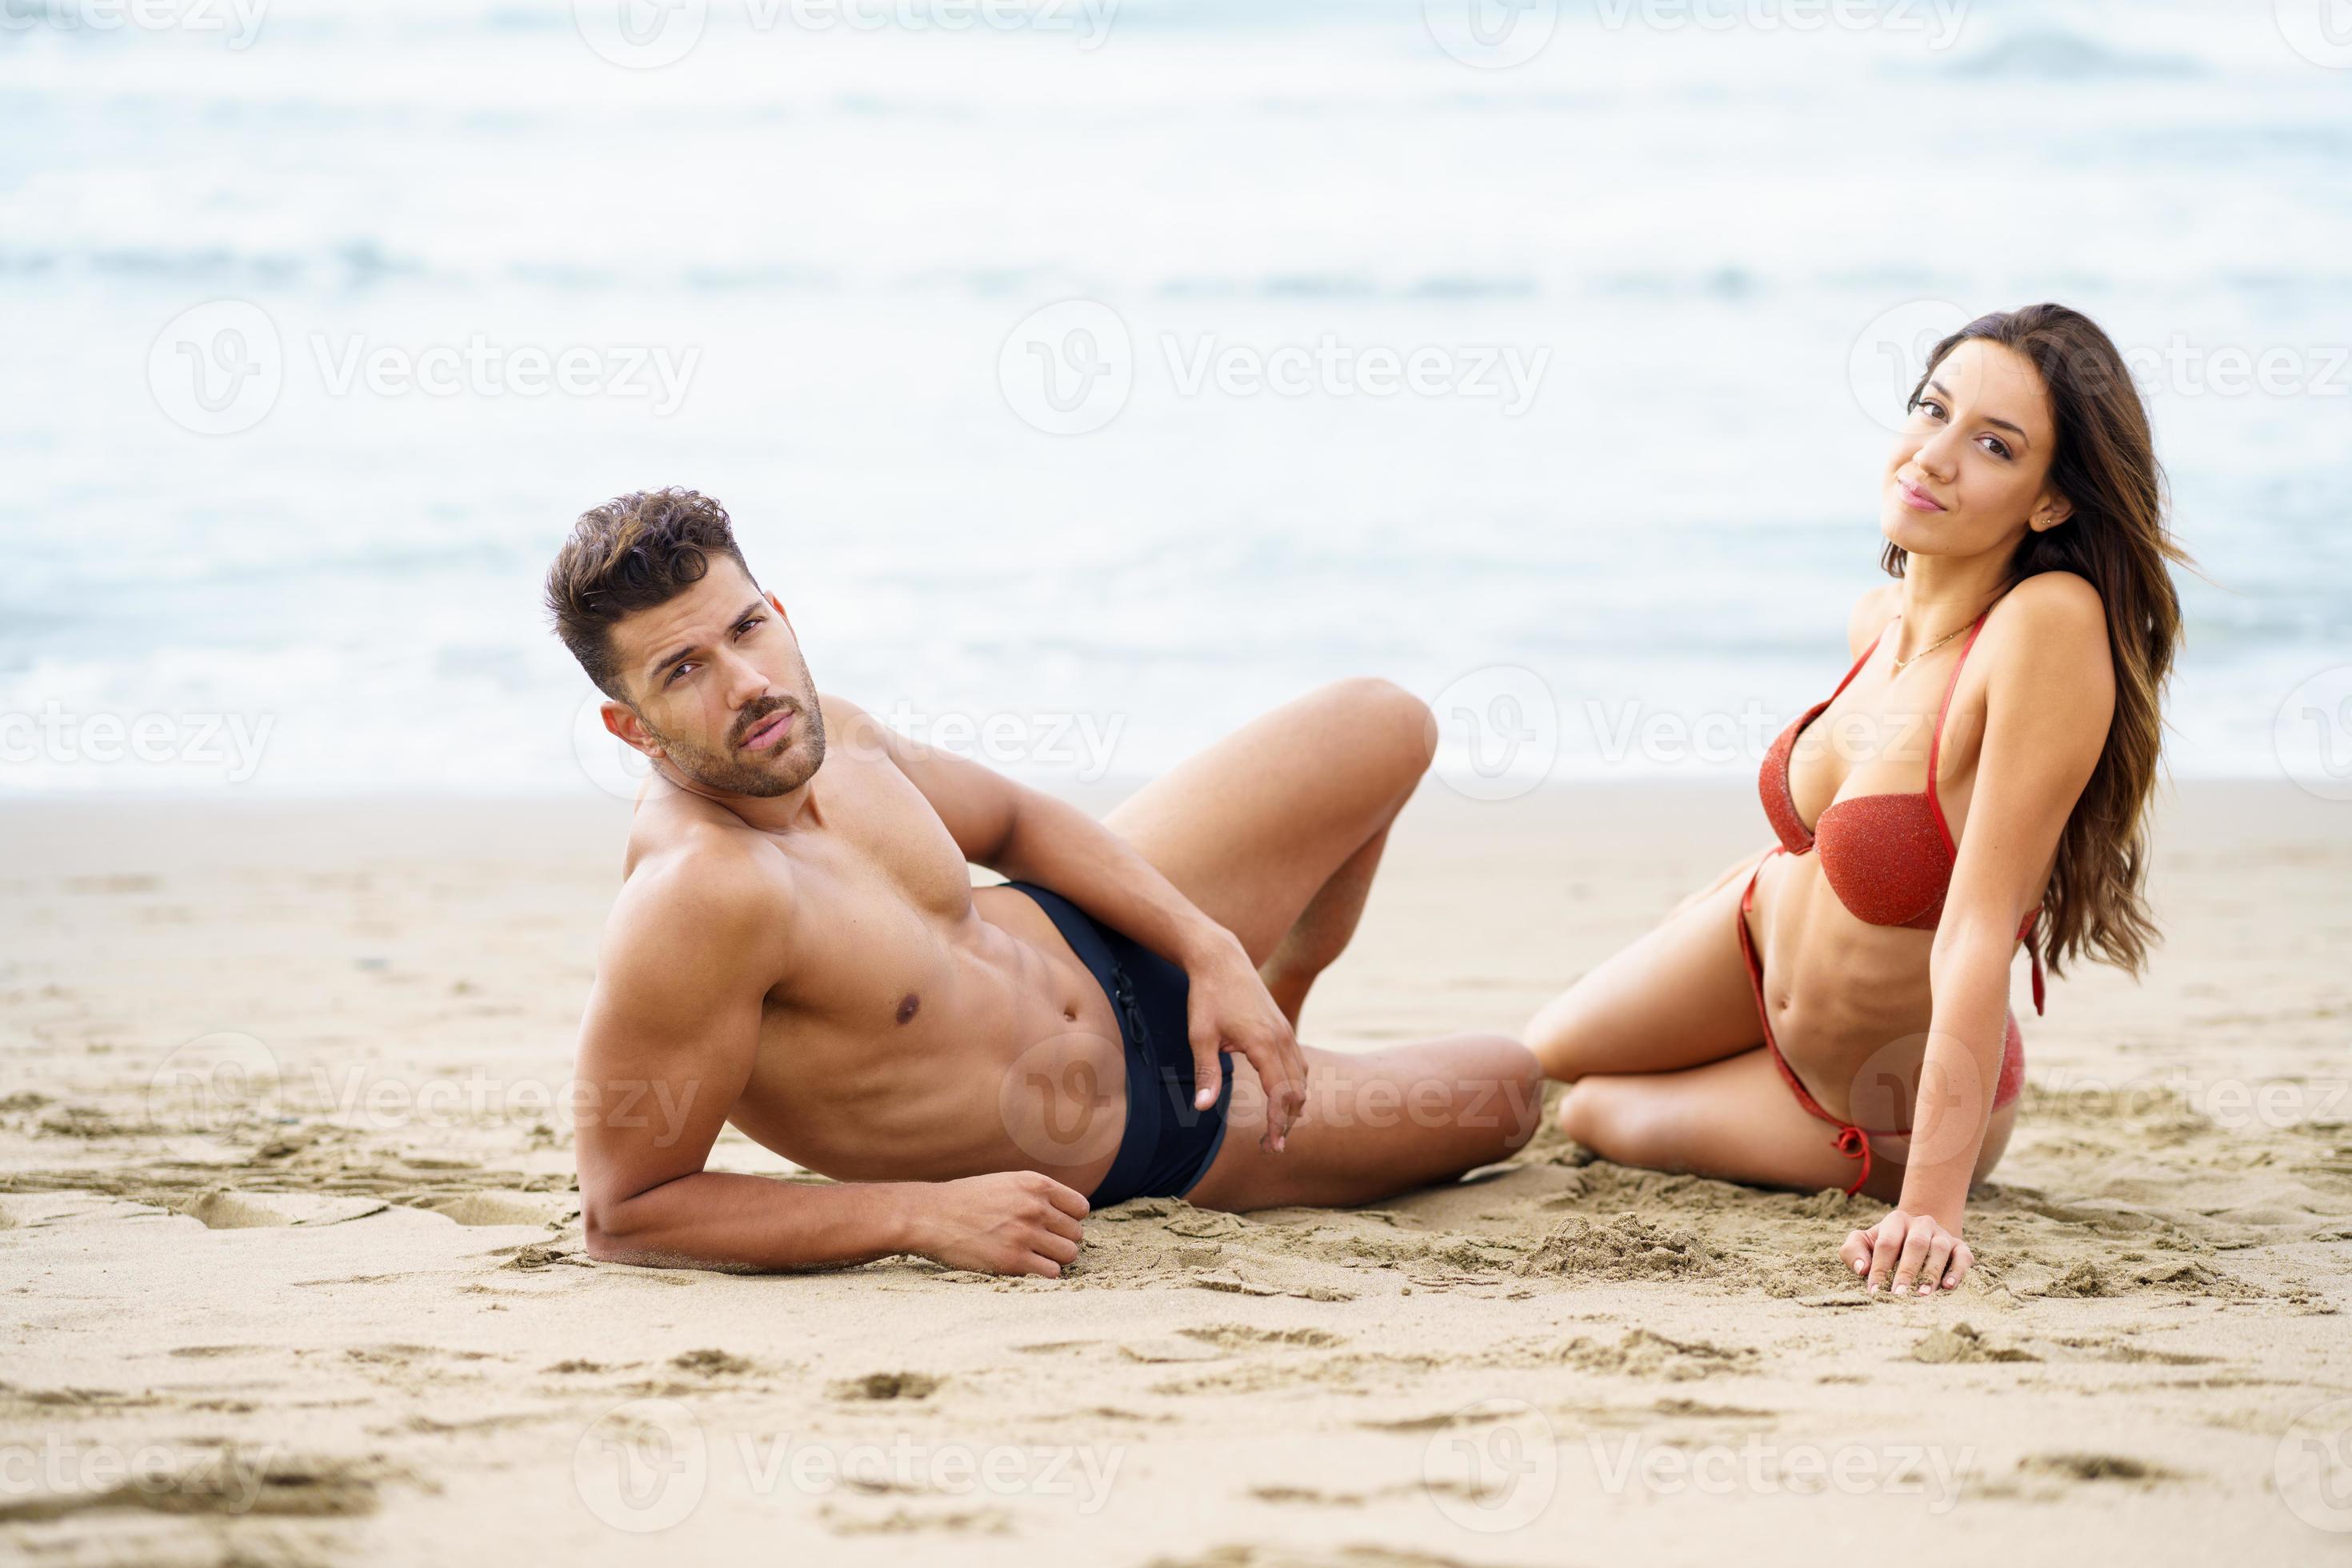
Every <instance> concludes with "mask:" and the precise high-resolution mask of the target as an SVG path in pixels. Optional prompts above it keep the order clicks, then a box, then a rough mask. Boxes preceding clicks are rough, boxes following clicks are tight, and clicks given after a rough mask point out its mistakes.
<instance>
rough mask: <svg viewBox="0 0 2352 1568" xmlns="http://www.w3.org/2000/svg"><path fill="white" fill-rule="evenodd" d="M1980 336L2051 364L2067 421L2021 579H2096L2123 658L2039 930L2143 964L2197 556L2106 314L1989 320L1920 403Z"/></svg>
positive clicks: (2028, 311)
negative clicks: (2180, 571) (2163, 772)
mask: <svg viewBox="0 0 2352 1568" xmlns="http://www.w3.org/2000/svg"><path fill="white" fill-rule="evenodd" d="M1976 338H1981V339H1983V340H1985V341H1987V342H1996V343H2000V344H2002V345H2003V346H2005V347H2007V348H2011V349H2014V350H2016V351H2017V352H2018V353H2021V354H2023V355H2024V356H2025V357H2026V358H2027V359H2029V360H2031V361H2032V363H2034V365H2035V366H2036V367H2037V368H2038V369H2039V370H2040V371H2041V373H2042V385H2043V387H2044V388H2045V389H2046V390H2047V391H2048V394H2049V397H2050V411H2051V414H2052V416H2053V419H2054V421H2055V423H2056V426H2057V450H2056V453H2055V455H2054V456H2053V458H2052V459H2051V465H2050V479H2051V482H2052V484H2053V486H2054V487H2055V488H2056V489H2057V490H2058V493H2059V494H2061V495H2063V496H2064V497H2065V498H2066V499H2067V500H2070V501H2072V502H2073V503H2074V515H2073V516H2072V517H2070V518H2069V519H2068V520H2067V521H2064V522H2062V523H2060V524H2059V525H2058V526H2057V527H2055V528H2052V529H2048V530H2045V531H2042V532H2039V533H2036V532H2034V531H2032V530H2028V531H2027V532H2026V535H2025V540H2024V542H2023V543H2021V544H2020V545H2019V546H2018V547H2017V555H2016V557H2015V559H2014V560H2013V561H2012V562H2011V576H2012V578H2013V580H2015V581H2017V582H2022V581H2024V580H2025V579H2026V578H2028V577H2031V576H2032V575H2034V574H2036V573H2041V572H2073V573H2076V574H2080V575H2082V576H2084V577H2085V578H2088V579H2089V580H2090V584H2091V585H2092V586H2093V587H2094V588H2096V589H2097V590H2098V591H2099V602H2100V603H2101V604H2102V605H2105V607H2106V613H2107V649H2108V652H2109V653H2110V654H2112V655H2113V657H2114V659H2115V670H2116V712H2115V719H2114V721H2113V722H2112V723H2111V724H2110V725H2109V726H2108V729H2107V742H2106V745H2105V748H2104V749H2103V750H2102V751H2101V752H2099V762H2098V765H2097V767H2095V768H2094V769H2093V770H2092V773H2091V781H2090V783H2088V784H2085V785H2084V786H2083V794H2082V796H2081V798H2080V799H2078V800H2076V801H2075V803H2074V811H2073V813H2072V814H2071V815H2069V816H2067V818H2066V827H2065V830H2064V831H2063V833H2061V834H2060V835H2059V838H2058V861H2057V866H2056V868H2055V869H2054V870H2053V872H2052V874H2051V878H2050V891H2049V894H2048V896H2047V898H2046V899H2045V900H2044V901H2043V906H2042V925H2041V928H2040V930H2039V931H2038V932H2037V933H2036V937H2037V940H2038V941H2039V942H2040V943H2041V947H2042V957H2043V959H2044V961H2045V962H2046V963H2048V964H2049V967H2050V971H2051V973H2053V974H2054V973H2060V972H2061V971H2062V970H2063V966H2064V963H2065V961H2066V960H2067V959H2069V958H2073V957H2075V956H2077V955H2080V956H2084V957H2086V958H2095V959H2101V960H2104V961H2105V962H2106V963H2113V964H2116V965H2117V966H2118V967H2120V968H2122V969H2125V970H2126V971H2129V972H2130V973H2139V971H2140V970H2141V969H2142V968H2144V967H2145V966H2146V964H2147V952H2148V949H2149V947H2150V946H2152V945H2153V944H2154V943H2155V942H2156V940H2157V936H2158V933H2157V929H2156V922H2155V921H2154V920H2152V919H2151V918H2150V917H2149V914H2148V909H2147V897H2146V895H2145V893H2144V891H2143V889H2144V885H2145V884H2146V882H2147V804H2148V800H2149V797H2150V796H2151V795H2153V794H2154V793H2155V789H2156V775H2157V761H2158V750H2159V748H2160V746H2161V743H2162V741H2163V738H2164V736H2163V731H2164V713H2163V699H2164V687H2165V682H2166V680H2167V679H2168V678H2169V677H2170V676H2171V673H2172V658H2173V653H2174V650H2175V649H2176V648H2177V647H2179V643H2180V598H2179V595H2178V594H2177V593H2176V592H2175V591H2174V589H2173V585H2172V574H2171V573H2170V571H2169V570H2168V567H2169V566H2170V565H2171V564H2173V563H2179V564H2181V565H2183V566H2187V565H2188V564H2189V557H2188V555H2187V554H2186V553H2185V552H2183V551H2182V550H2181V549H2180V547H2179V545H2177V544H2175V543H2174V542H2173V540H2172V536H2171V534H2170V532H2169V531H2168V530H2167V528H2166V525H2165V514H2166V511H2167V510H2168V489H2167V487H2166V484H2165V478H2164V469H2163V468H2162V467H2161V466H2160V465H2159V464H2158V462H2157V460H2156V443H2155V440H2154V438H2153V437H2151V436H2150V434H2149V431H2148V423H2147V407H2146V406H2145V405H2143V404H2142V403H2141V402H2140V396H2139V389H2138V388H2137V386H2135V385H2133V384H2132V378H2131V370H2130V367H2129V366H2128V365H2127V364H2126V363H2125V360H2124V356H2123V354H2122V353H2120V352H2118V351H2117V349H2116V345H2115V342H2114V341H2113V340H2111V339H2110V338H2109V337H2108V336H2107V334H2106V333H2105V332H2104V331H2100V330H2099V327H2098V325H2097V323H2095V322H2094V321H2092V320H2091V319H2090V318H2089V317H2088V316H2085V315H2084V314H2083V313H2082V312H2081V311H2079V310H2068V309H2067V308H2066V307H2065V306H2063V305H2051V304H2042V305H2028V306H2026V307H2025V308H2024V309H2023V310H2001V311H1996V312H1994V313H1993V314H1991V315H1989V316H1979V317H1978V318H1977V319H1976V320H1975V321H1970V322H1969V324H1968V325H1967V326H1965V327H1962V328H1961V329H1960V330H1959V331H1957V332H1954V333H1953V334H1952V335H1951V336H1949V337H1948V338H1946V339H1945V340H1944V341H1943V342H1939V343H1937V345H1936V351H1935V353H1932V354H1930V355H1928V356H1927V371H1926V372H1925V373H1923V374H1921V375H1920V377H1919V382H1918V384H1917V385H1916V386H1914V387H1913V388H1912V389H1911V402H1912V405H1913V406H1914V407H1916V406H1917V405H1918V401H1919V397H1920V395H1921V394H1922V393H1923V392H1924V391H1925V390H1926V388H1927V378H1928V376H1930V375H1933V374H1935V371H1936V368H1937V366H1938V365H1940V364H1942V363H1944V359H1945V356H1946V355H1948V354H1949V353H1951V352H1952V351H1953V350H1954V349H1956V348H1958V347H1959V345H1960V344H1962V343H1964V342H1969V340H1971V339H1976ZM1905 560H1906V552H1904V551H1903V550H1901V549H1898V548H1897V547H1896V546H1895V545H1893V544H1889V545H1888V546H1887V547H1886V549H1885V553H1884V554H1883V555H1882V556H1881V557H1880V562H1879V563H1880V564H1881V565H1882V566H1884V567H1885V569H1886V572H1887V574H1888V575H1890V576H1895V577H1900V576H1902V575H1903V566H1904V562H1905Z"/></svg>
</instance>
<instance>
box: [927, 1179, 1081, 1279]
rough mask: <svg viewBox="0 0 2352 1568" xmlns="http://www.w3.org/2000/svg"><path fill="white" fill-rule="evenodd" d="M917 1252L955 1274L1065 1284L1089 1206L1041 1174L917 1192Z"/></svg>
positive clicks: (972, 1181) (963, 1182) (957, 1183)
mask: <svg viewBox="0 0 2352 1568" xmlns="http://www.w3.org/2000/svg"><path fill="white" fill-rule="evenodd" d="M917 1190H918V1192H919V1202H920V1205H921V1208H920V1215H919V1219H918V1221H917V1224H916V1230H915V1235H916V1244H915V1247H914V1250H915V1251H917V1252H919V1253H921V1254H922V1255H923V1256H924V1257H925V1258H930V1259H932V1260H933V1261H935V1262H939V1263H944V1264H946V1265H947V1266H948V1267H949V1268H977V1269H982V1270H984V1271H986V1272H988V1273H990V1274H1042V1275H1044V1276H1045V1278H1046V1279H1059V1278H1060V1277H1061V1273H1062V1266H1063V1265H1064V1264H1066V1263H1069V1262H1072V1261H1073V1260H1075V1259H1076V1258H1077V1256H1078V1244H1079V1242H1080V1241H1081V1240H1082V1239H1084V1237H1085V1234H1086V1233H1085V1232H1084V1231H1083V1230H1082V1229H1080V1228H1079V1226H1078V1221H1079V1220H1081V1219H1083V1218H1085V1217H1086V1213H1087V1200H1086V1198H1085V1197H1084V1196H1083V1195H1082V1194H1079V1193H1078V1191H1077V1190H1076V1188H1074V1187H1067V1186H1064V1185H1063V1184H1061V1183H1059V1182H1057V1181H1055V1180H1054V1178H1053V1177H1051V1176H1048V1175H1045V1174H1042V1173H1039V1172H1036V1171H1000V1172H998V1173H995V1174H992V1175H986V1176H966V1177H964V1178H963V1179H962V1180H961V1181H955V1182H940V1183H936V1184H929V1185H924V1186H921V1187H919V1189H917Z"/></svg>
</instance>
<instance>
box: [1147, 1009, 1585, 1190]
mask: <svg viewBox="0 0 2352 1568" xmlns="http://www.w3.org/2000/svg"><path fill="white" fill-rule="evenodd" d="M1306 1051H1307V1108H1306V1110H1304V1111H1302V1112H1301V1113H1300V1114H1299V1118H1298V1121H1297V1122H1296V1123H1295V1124H1294V1125H1293V1126H1292V1127H1291V1130H1290V1142H1289V1144H1288V1146H1287V1147H1286V1148H1285V1149H1284V1150H1283V1152H1281V1153H1279V1154H1274V1153H1269V1152H1266V1151H1265V1149H1262V1148H1260V1147H1259V1146H1258V1134H1259V1133H1260V1132H1261V1131H1264V1130H1265V1092H1264V1091H1263V1090H1261V1089H1259V1088H1258V1082H1257V1074H1256V1072H1255V1070H1254V1069H1253V1068H1251V1067H1250V1065H1249V1063H1248V1061H1247V1060H1246V1059H1244V1058H1240V1057H1235V1058H1234V1096H1233V1101H1232V1103H1231V1105H1230V1106H1229V1108H1228V1110H1227V1114H1226V1121H1225V1141H1224V1142H1223V1145H1222V1146H1221V1147H1220V1148H1219V1149H1218V1150H1217V1158H1216V1161H1215V1163H1213V1164H1212V1165H1210V1167H1209V1173H1208V1174H1207V1175H1206V1176H1204V1177H1202V1179H1201V1184H1199V1185H1198V1186H1196V1187H1194V1188H1193V1189H1192V1191H1191V1192H1190V1193H1187V1194H1185V1201H1186V1202H1188V1203H1192V1204H1195V1205H1199V1206H1200V1207H1202V1208H1212V1209H1234V1210H1244V1209H1263V1208H1276V1207H1279V1206H1281V1205H1285V1204H1310V1205H1316V1206H1318V1207H1336V1206H1339V1205H1348V1204H1368V1203H1372V1202H1375V1201H1376V1200H1378V1199H1381V1198H1384V1197H1388V1196H1390V1195H1391V1194H1396V1193H1404V1192H1411V1191H1412V1190H1413V1189H1414V1188H1416V1187H1425V1186H1428V1185H1429V1184H1432V1183H1433V1182H1442V1181H1448V1180H1451V1179H1452V1178H1453V1177H1455V1176H1458V1175H1460V1174H1461V1173H1463V1172H1465V1171H1467V1170H1470V1169H1472V1168H1474V1167H1475V1166H1479V1165H1487V1164H1492V1163H1495V1162H1496V1161H1497V1160H1502V1159H1506V1158H1507V1157H1509V1155H1510V1154H1511V1153H1512V1152H1514V1151H1516V1150H1517V1149H1518V1148H1519V1147H1520V1146H1521V1145H1523V1144H1524V1143H1526V1142H1527V1141H1528V1139H1529V1138H1530V1137H1532V1136H1534V1134H1535V1130H1536V1124H1537V1123H1538V1121H1541V1120H1542V1117H1543V1081H1544V1080H1543V1068H1541V1067H1539V1066H1538V1064H1537V1062H1536V1058H1535V1054H1534V1053H1533V1052H1531V1051H1529V1050H1528V1048H1527V1047H1525V1046H1522V1045H1520V1044H1519V1043H1518V1041H1517V1040H1514V1039H1511V1038H1509V1037H1506V1036H1502V1035H1447V1036H1444V1037H1442V1038H1439V1039H1434V1040H1422V1041H1418V1042H1416V1043H1414V1044H1412V1045H1409V1046H1396V1047H1391V1048H1390V1049H1387V1050H1382V1051H1361V1052H1358V1051H1325V1050H1318V1049H1316V1048H1315V1047H1312V1046H1309V1047H1306Z"/></svg>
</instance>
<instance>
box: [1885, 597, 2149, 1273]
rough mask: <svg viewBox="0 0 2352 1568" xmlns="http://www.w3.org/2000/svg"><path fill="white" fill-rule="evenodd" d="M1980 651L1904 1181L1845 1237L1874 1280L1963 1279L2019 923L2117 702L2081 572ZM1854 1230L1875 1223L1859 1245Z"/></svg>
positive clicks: (2019, 613)
mask: <svg viewBox="0 0 2352 1568" xmlns="http://www.w3.org/2000/svg"><path fill="white" fill-rule="evenodd" d="M2001 620H2002V622H2003V625H2002V627H2001V631H2002V636H2001V637H2000V639H1999V641H1998V642H1996V643H1994V644H1993V645H1992V646H1991V647H1988V648H1987V649H1986V650H1985V651H1986V654H1987V655H1989V656H1990V657H1989V658H1986V666H1987V668H1986V671H1985V674H1986V686H1985V731H1984V743H1983V745H1982V747H1981V748H1980V749H1979V754H1978V761H1977V769H1976V785H1975V789H1974V791H1973V792H1972V793H1971V795H1970V796H1969V806H1968V816H1967V820H1966V822H1965V824H1964V825H1961V826H1959V827H1958V837H1959V841H1960V852H1959V860H1958V865H1957V866H1955V867H1954V868H1953V872H1952V885H1951V889H1950V890H1949V892H1948V894H1947V895H1946V897H1945V900H1944V913H1943V918H1942V920H1941V921H1940V922H1939V923H1938V924H1937V928H1936V943H1935V947H1934V949H1933V951H1932V952H1931V954H1930V956H1929V959H1928V982H1929V985H1930V987H1931V989H1932V991H1933V993H1934V996H1935V1003H1934V1011H1933V1013H1932V1015H1931V1016H1930V1020H1929V1026H1928V1036H1927V1051H1926V1056H1925V1060H1924V1061H1923V1063H1922V1065H1921V1068H1920V1074H1919V1092H1918V1101H1917V1104H1916V1106H1914V1107H1913V1110H1912V1120H1911V1129H1912V1131H1911V1147H1910V1153H1909V1157H1908V1159H1907V1161H1906V1164H1905V1167H1904V1173H1903V1193H1902V1196H1901V1199H1900V1201H1899V1203H1898V1204H1897V1205H1896V1207H1895V1210H1894V1212H1893V1213H1891V1214H1889V1215H1887V1216H1886V1217H1885V1219H1883V1220H1881V1221H1880V1222H1879V1223H1878V1224H1877V1225H1876V1226H1873V1227H1871V1230H1870V1231H1868V1232H1860V1231H1858V1232H1856V1233H1855V1234H1854V1236H1853V1237H1849V1238H1848V1240H1847V1252H1846V1256H1847V1258H1848V1261H1849V1262H1852V1263H1854V1264H1855V1265H1856V1267H1857V1268H1860V1267H1861V1264H1862V1263H1863V1262H1864V1261H1866V1262H1867V1264H1868V1266H1869V1273H1870V1279H1871V1286H1872V1288H1873V1289H1876V1288H1877V1287H1878V1286H1879V1285H1880V1284H1881V1283H1883V1282H1885V1280H1886V1279H1888V1277H1889V1276H1890V1274H1891V1276H1892V1279H1893V1283H1894V1288H1895V1289H1896V1290H1898V1291H1899V1290H1904V1289H1909V1288H1911V1287H1912V1285H1913V1282H1914V1280H1915V1279H1916V1280H1918V1281H1920V1282H1921V1283H1919V1284H1918V1286H1917V1289H1919V1290H1920V1291H1921V1292H1922V1293H1926V1292H1927V1291H1931V1290H1933V1289H1936V1288H1937V1285H1939V1284H1941V1285H1944V1286H1947V1287H1949V1286H1956V1285H1958V1283H1959V1280H1960V1277H1961V1276H1962V1275H1963V1274H1965V1273H1966V1272H1967V1270H1968V1267H1969V1261H1970V1259H1969V1253H1968V1249H1967V1247H1966V1246H1965V1245H1964V1244H1963V1243H1962V1242H1961V1241H1960V1225H1961V1217H1962V1210H1963V1208H1964V1207H1965V1206H1966V1204H1967V1201H1968V1192H1969V1178H1970V1177H1971V1176H1972V1175H1973V1174H1974V1173H1975V1171H1976V1165H1977V1157H1978V1155H1979V1153H1980V1152H1982V1151H1983V1148H1984V1140H1985V1132H1986V1129H1987V1127H1988V1125H1989V1124H1990V1121H1991V1119H1992V1101H1993V1094H1994V1090H1995V1089H1996V1087H1997V1086H1998V1084H1999V1082H2000V1058H2001V1051H2002V1047H2003V1046H2004V1045H2005V1043H2006V1038H2007V1034H2008V1021H2009V981H2010V963H2011V959H2012V958H2013V957H2014V956H2015V953H2016V943H2017V931H2018V928H2019V927H2020V926H2021V925H2022V924H2023V923H2024V921H2025V917H2026V915H2027V914H2028V912H2029V911H2031V910H2032V909H2033V908H2034V906H2035V905H2036V904H2037V903H2038V902H2039V901H2040V900H2041V897H2042V884H2043V880H2044V879H2045V876H2046V873H2047V869H2048V868H2049V866H2050V863H2051V859H2052V857H2053V856H2054V855H2055V854H2056V852H2057V847H2058V838H2059V836H2060V834H2062V833H2063V831H2064V830H2065V826H2066V820H2067V818H2068V817H2069V816H2071V815H2072V814H2073V812H2074V803H2075V802H2076V800H2078V799H2079V798H2080V797H2081V795H2082V793H2083V787H2084V784H2088V783H2089V782H2090V777H2091V773H2092V770H2093V769H2094V768H2095V767H2096V766H2097V765H2098V761H2099V754H2100V752H2101V751H2102V750H2103V749H2104V748H2105V744H2106V736H2107V726H2108V722H2109V721H2110V720H2111V718H2112V717H2113V715H2114V712H2115V670H2114V667H2113V664H2112V662H2111V660H2110V658H2109V655H2108V651H2107V630H2106V616H2105V610H2104V609H2103V608H2102V606H2101V605H2100V603H2099V596H2098V593H2097V591H2096V590H2095V589H2094V588H2093V587H2092V586H2091V584H2089V583H2087V582H2086V581H2084V579H2083V578H2081V577H2077V576H2075V575H2074V574H2072V573H2063V572H2053V573H2045V574H2042V575H2039V576H2036V577H2033V578H2031V579H2029V580H2028V581H2026V582H2024V583H2022V584H2019V585H2018V587H2017V588H2016V589H2015V590H2014V591H2013V592H2012V593H2011V595H2010V596H2009V602H2008V603H2006V604H2004V605H2003V606H2002V608H2001ZM1858 1238H1867V1240H1866V1246H1864V1245H1858Z"/></svg>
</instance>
